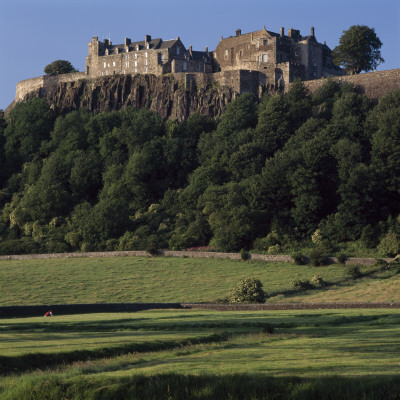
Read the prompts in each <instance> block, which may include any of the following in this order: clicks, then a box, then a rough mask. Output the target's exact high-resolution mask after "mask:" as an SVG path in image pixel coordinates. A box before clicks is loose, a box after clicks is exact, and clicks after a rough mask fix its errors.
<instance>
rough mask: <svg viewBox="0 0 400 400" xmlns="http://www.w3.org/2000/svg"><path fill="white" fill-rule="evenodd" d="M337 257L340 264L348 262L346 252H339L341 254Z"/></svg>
mask: <svg viewBox="0 0 400 400" xmlns="http://www.w3.org/2000/svg"><path fill="white" fill-rule="evenodd" d="M336 258H337V260H338V262H339V264H343V265H344V264H346V260H347V256H346V254H344V253H339V254H338V255H337V256H336Z"/></svg>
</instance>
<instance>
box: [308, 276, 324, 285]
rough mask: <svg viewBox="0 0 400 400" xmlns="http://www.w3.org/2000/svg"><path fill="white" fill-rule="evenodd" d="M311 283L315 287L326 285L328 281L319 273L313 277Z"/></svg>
mask: <svg viewBox="0 0 400 400" xmlns="http://www.w3.org/2000/svg"><path fill="white" fill-rule="evenodd" d="M310 283H311V284H312V285H313V286H315V287H324V286H326V282H325V281H324V280H323V279H322V278H321V277H320V276H319V275H314V276H313V277H312V278H311V281H310Z"/></svg>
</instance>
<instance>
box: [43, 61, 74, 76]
mask: <svg viewBox="0 0 400 400" xmlns="http://www.w3.org/2000/svg"><path fill="white" fill-rule="evenodd" d="M70 72H77V70H76V69H75V68H74V67H73V66H72V64H71V63H70V62H69V61H66V60H56V61H53V62H52V63H50V64H48V65H46V67H45V68H44V73H45V74H47V75H58V74H68V73H70Z"/></svg>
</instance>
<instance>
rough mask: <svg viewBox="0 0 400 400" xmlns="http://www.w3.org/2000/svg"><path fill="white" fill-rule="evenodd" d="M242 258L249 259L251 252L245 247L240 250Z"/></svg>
mask: <svg viewBox="0 0 400 400" xmlns="http://www.w3.org/2000/svg"><path fill="white" fill-rule="evenodd" d="M240 259H241V260H243V261H246V260H248V259H249V252H248V251H246V250H245V249H242V250H240Z"/></svg>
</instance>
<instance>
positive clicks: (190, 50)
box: [189, 46, 192, 56]
mask: <svg viewBox="0 0 400 400" xmlns="http://www.w3.org/2000/svg"><path fill="white" fill-rule="evenodd" d="M189 54H190V56H192V46H189Z"/></svg>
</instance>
